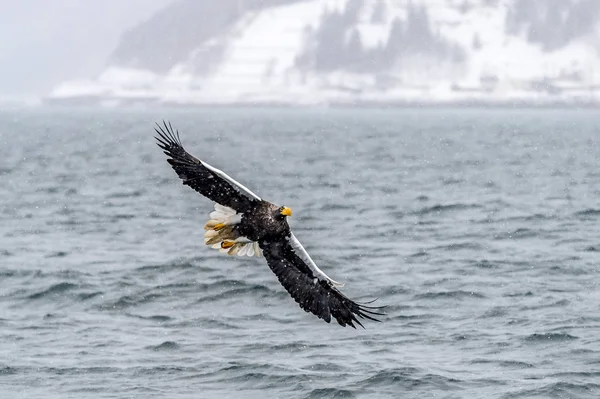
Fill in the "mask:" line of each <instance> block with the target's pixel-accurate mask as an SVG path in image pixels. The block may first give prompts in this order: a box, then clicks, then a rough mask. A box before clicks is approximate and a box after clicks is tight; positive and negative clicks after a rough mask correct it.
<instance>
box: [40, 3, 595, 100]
mask: <svg viewBox="0 0 600 399" xmlns="http://www.w3.org/2000/svg"><path fill="white" fill-rule="evenodd" d="M599 16H600V1H596V0H420V1H419V0H412V1H411V0H296V1H292V0H287V1H285V0H262V1H260V0H245V1H244V0H223V1H220V2H208V1H197V0H181V1H178V2H176V3H174V4H172V5H171V6H170V7H168V8H166V9H164V10H162V11H160V12H159V13H158V14H156V15H155V16H154V17H153V18H151V19H150V20H148V21H147V22H145V23H143V24H141V25H139V26H137V27H136V28H135V29H133V30H131V31H129V32H127V33H126V34H125V35H123V37H122V38H121V42H120V44H119V46H118V47H117V48H116V50H115V51H114V53H113V55H112V56H111V59H110V60H109V61H108V67H107V68H106V69H105V70H104V72H102V73H101V74H100V75H99V76H97V77H95V78H93V79H90V80H81V81H71V82H65V83H64V84H61V85H60V86H59V87H56V88H55V89H54V90H53V92H52V93H51V95H50V96H49V99H50V100H52V101H59V102H60V101H67V102H72V103H78V102H102V103H107V104H119V103H123V102H158V103H169V104H200V103H213V104H214V103H289V104H327V103H363V102H367V103H373V102H375V103H411V102H416V103H444V102H453V103H456V102H493V103H498V102H500V103H501V102H506V103H512V102H521V101H522V102H531V103H548V102H550V103H553V102H567V103H590V102H595V101H598V100H599V99H600V90H598V89H599V84H600V23H599V22H598V21H600V19H599V18H598V17H599Z"/></svg>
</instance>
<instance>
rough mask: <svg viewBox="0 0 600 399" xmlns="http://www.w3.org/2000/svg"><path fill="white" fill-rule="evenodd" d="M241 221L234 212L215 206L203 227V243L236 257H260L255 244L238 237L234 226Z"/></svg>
mask: <svg viewBox="0 0 600 399" xmlns="http://www.w3.org/2000/svg"><path fill="white" fill-rule="evenodd" d="M241 220H242V218H241V215H239V214H238V213H236V211H235V210H233V209H231V208H229V207H226V206H223V205H219V204H215V210H214V211H213V212H211V213H210V220H209V221H208V222H206V224H205V225H204V230H206V231H205V233H204V243H205V244H206V245H210V246H211V248H214V249H218V250H219V252H223V253H227V254H229V255H237V256H257V257H260V256H262V250H261V249H260V247H259V246H258V243H257V242H254V241H250V240H249V239H247V238H246V237H243V236H240V234H239V233H238V231H237V228H236V225H237V224H238V223H240V221H241Z"/></svg>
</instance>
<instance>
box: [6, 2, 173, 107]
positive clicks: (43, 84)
mask: <svg viewBox="0 0 600 399" xmlns="http://www.w3.org/2000/svg"><path fill="white" fill-rule="evenodd" d="M172 1H173V0H127V1H122V0H85V1H82V0H52V1H47V0H21V1H18V2H17V1H12V0H0V10H1V12H0V37H2V40H0V98H2V97H4V99H7V97H8V99H9V98H10V97H11V96H15V97H17V98H23V97H26V96H35V95H39V94H40V93H42V92H44V91H45V90H48V89H49V88H50V87H52V86H53V85H55V84H57V83H58V82H60V81H61V80H64V79H66V78H73V77H77V76H86V77H89V75H90V74H93V73H96V72H98V71H100V70H101V68H102V67H103V66H104V62H105V60H106V58H107V56H108V54H110V52H111V51H112V50H113V49H114V47H115V45H116V44H117V41H118V38H119V36H120V35H121V33H123V31H125V30H126V29H128V28H130V27H132V26H134V25H135V24H137V23H138V22H140V21H141V20H144V19H146V18H148V17H149V16H150V15H151V14H152V13H154V12H155V11H156V10H157V9H159V8H161V7H164V6H165V5H167V4H169V3H171V2H172Z"/></svg>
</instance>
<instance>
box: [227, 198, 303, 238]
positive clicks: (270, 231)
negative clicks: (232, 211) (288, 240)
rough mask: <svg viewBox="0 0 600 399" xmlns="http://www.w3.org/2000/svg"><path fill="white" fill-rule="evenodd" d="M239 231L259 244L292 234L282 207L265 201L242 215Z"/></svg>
mask: <svg viewBox="0 0 600 399" xmlns="http://www.w3.org/2000/svg"><path fill="white" fill-rule="evenodd" d="M238 231H239V232H240V234H241V235H242V236H244V237H247V238H248V239H249V240H250V241H255V242H258V243H260V242H261V241H269V240H273V239H280V238H281V237H289V235H290V233H291V230H290V226H289V224H288V222H287V220H286V217H285V216H284V215H282V214H281V207H279V206H277V205H275V204H272V203H270V202H268V201H265V200H261V201H259V202H258V203H257V204H256V205H255V206H254V207H253V208H251V209H249V210H248V211H246V212H245V213H243V214H242V220H241V222H240V224H239V227H238Z"/></svg>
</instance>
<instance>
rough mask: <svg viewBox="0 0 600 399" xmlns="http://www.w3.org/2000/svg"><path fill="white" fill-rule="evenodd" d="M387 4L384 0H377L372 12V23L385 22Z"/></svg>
mask: <svg viewBox="0 0 600 399" xmlns="http://www.w3.org/2000/svg"><path fill="white" fill-rule="evenodd" d="M386 14H387V6H386V4H385V2H384V1H383V0H377V2H376V3H375V6H374V7H373V13H372V14H371V23H372V24H374V25H380V24H384V23H385V20H386V18H385V17H386Z"/></svg>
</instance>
